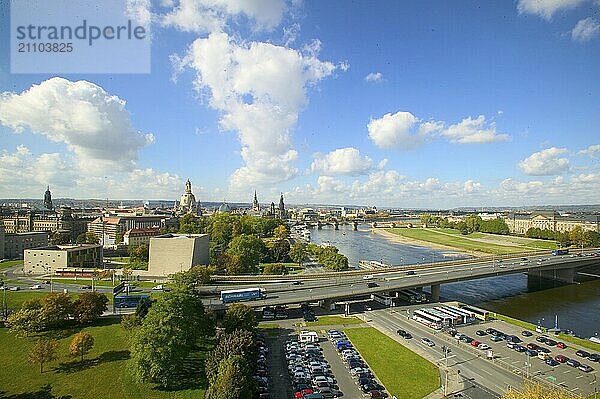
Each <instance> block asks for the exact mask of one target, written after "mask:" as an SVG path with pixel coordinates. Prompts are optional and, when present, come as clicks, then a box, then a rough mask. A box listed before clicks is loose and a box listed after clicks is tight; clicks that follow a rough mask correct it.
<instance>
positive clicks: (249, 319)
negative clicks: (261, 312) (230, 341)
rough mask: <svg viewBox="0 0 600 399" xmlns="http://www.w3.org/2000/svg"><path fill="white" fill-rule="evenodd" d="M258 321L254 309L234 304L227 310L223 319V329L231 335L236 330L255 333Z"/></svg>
mask: <svg viewBox="0 0 600 399" xmlns="http://www.w3.org/2000/svg"><path fill="white" fill-rule="evenodd" d="M256 327H258V321H257V320H256V315H255V314H254V309H252V308H251V307H250V306H248V305H244V304H242V303H234V304H232V305H230V306H229V308H227V311H225V316H224V317H223V328H224V329H225V332H227V333H231V332H233V331H235V330H246V331H255V330H256Z"/></svg>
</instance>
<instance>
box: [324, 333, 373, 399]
mask: <svg viewBox="0 0 600 399" xmlns="http://www.w3.org/2000/svg"><path fill="white" fill-rule="evenodd" d="M319 337H320V339H321V340H320V344H321V348H323V356H325V359H326V360H327V362H328V363H329V365H330V366H331V371H332V373H333V375H334V376H335V378H336V380H337V383H338V386H339V387H340V391H342V392H343V393H344V396H343V397H344V398H361V397H362V396H363V395H362V392H361V391H360V390H359V388H358V385H356V383H355V382H354V380H353V379H352V376H351V375H350V370H348V368H347V367H346V365H345V364H344V362H343V361H342V358H341V357H340V355H339V354H338V352H337V351H336V349H335V348H334V346H333V343H332V342H331V341H329V340H328V339H327V338H322V334H319Z"/></svg>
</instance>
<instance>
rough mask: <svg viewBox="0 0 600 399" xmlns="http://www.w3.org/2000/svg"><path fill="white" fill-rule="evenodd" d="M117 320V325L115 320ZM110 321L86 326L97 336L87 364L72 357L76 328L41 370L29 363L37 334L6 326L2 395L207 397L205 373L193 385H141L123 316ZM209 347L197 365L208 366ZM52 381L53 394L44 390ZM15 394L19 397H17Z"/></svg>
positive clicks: (1, 336) (1, 337) (1, 339)
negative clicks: (169, 387) (16, 332)
mask: <svg viewBox="0 0 600 399" xmlns="http://www.w3.org/2000/svg"><path fill="white" fill-rule="evenodd" d="M111 322H115V323H117V324H110V323H111ZM104 323H105V325H99V326H94V327H87V328H85V329H84V330H85V331H87V332H89V333H90V334H92V336H93V337H94V338H95V345H94V348H93V349H92V351H91V352H90V353H89V354H88V355H87V356H86V358H85V360H84V363H83V364H80V363H79V362H78V361H76V360H74V359H73V358H71V357H69V356H68V345H69V342H70V340H71V339H72V336H73V334H74V333H76V332H77V331H76V330H63V331H60V332H59V335H60V348H59V353H60V359H59V360H57V361H54V362H52V363H50V364H48V365H45V367H44V369H45V372H44V373H43V374H40V370H39V365H33V364H30V363H28V361H27V353H28V351H29V349H30V348H31V346H32V344H33V342H35V339H36V338H16V337H15V336H14V335H12V334H10V333H9V332H8V330H7V329H6V328H0V359H2V364H4V365H5V366H9V367H2V368H1V369H0V387H2V389H1V390H0V391H1V393H0V396H1V397H23V398H25V397H27V398H29V397H31V398H34V397H35V398H37V397H44V398H46V397H55V396H56V397H59V396H65V397H69V398H73V399H79V398H81V399H85V398H103V399H112V398H114V399H121V398H127V399H135V398H140V399H142V398H144V399H145V398H150V399H153V398H156V399H162V398H202V397H204V391H205V387H206V381H205V378H204V377H203V373H202V372H200V371H199V372H198V377H197V378H196V380H195V381H193V382H191V384H192V385H190V388H189V389H185V390H180V391H169V392H167V391H163V390H160V389H157V388H156V387H155V386H154V385H153V384H139V383H137V382H135V381H134V379H133V377H132V375H131V373H130V371H129V362H130V361H129V350H128V343H127V342H128V340H127V335H126V333H125V331H124V330H123V329H122V328H121V326H120V324H118V320H114V321H111V320H104ZM207 350H208V348H205V349H204V350H203V351H201V352H199V353H198V354H197V355H196V358H195V359H190V362H191V366H193V367H194V368H195V369H197V370H201V369H202V367H203V366H202V365H203V358H204V356H205V355H206V351H207ZM45 385H49V386H50V387H51V390H52V396H50V395H47V394H42V391H43V389H42V387H43V386H45ZM13 395H14V396H13Z"/></svg>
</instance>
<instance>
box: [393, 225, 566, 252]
mask: <svg viewBox="0 0 600 399" xmlns="http://www.w3.org/2000/svg"><path fill="white" fill-rule="evenodd" d="M386 231H389V232H390V233H393V234H397V235H399V236H402V237H406V238H410V239H414V240H419V241H425V242H430V243H432V244H439V245H445V246H448V247H452V248H456V249H458V250H462V251H477V252H484V253H489V254H496V255H503V254H504V255H505V254H515V253H520V252H528V251H534V250H536V249H554V248H556V243H554V242H552V241H544V240H532V239H528V238H523V237H514V236H503V235H497V234H486V233H478V232H476V233H471V234H468V235H462V234H460V232H459V231H458V230H453V229H429V228H428V229H423V228H411V229H409V228H395V229H386Z"/></svg>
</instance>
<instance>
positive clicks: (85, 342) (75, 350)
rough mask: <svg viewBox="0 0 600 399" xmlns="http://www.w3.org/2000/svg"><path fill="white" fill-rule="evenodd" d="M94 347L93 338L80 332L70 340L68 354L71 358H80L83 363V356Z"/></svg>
mask: <svg viewBox="0 0 600 399" xmlns="http://www.w3.org/2000/svg"><path fill="white" fill-rule="evenodd" d="M93 347H94V337H92V335H91V334H90V333H88V332H85V331H81V332H79V333H77V334H75V336H73V339H72V340H71V344H70V345H69V353H70V354H71V356H73V357H80V358H81V360H80V361H81V362H83V356H84V355H85V354H87V353H88V352H89V351H91V350H92V348H93Z"/></svg>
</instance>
